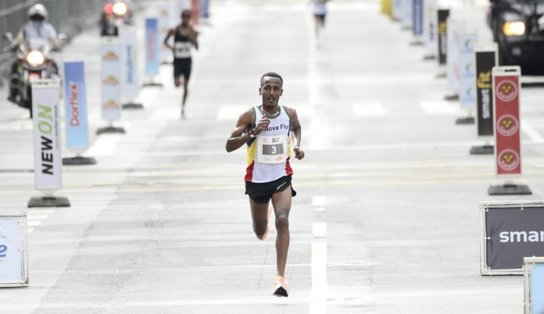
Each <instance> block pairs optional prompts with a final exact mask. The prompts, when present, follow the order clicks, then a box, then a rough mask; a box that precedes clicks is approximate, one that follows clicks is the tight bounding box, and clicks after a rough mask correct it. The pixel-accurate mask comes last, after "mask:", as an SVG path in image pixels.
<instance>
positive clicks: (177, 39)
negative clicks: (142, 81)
mask: <svg viewBox="0 0 544 314" xmlns="http://www.w3.org/2000/svg"><path fill="white" fill-rule="evenodd" d="M190 20H191V10H183V11H182V13H181V24H179V25H178V26H176V27H175V28H172V29H170V30H168V34H167V35H166V37H165V38H164V45H165V46H166V47H168V48H170V49H171V50H172V51H173V52H174V84H175V85H176V87H179V86H180V85H181V80H180V77H181V76H183V98H182V100H181V118H182V119H185V102H186V101H187V95H188V94H189V90H188V88H189V78H190V77H191V65H192V59H191V52H192V47H195V49H197V50H198V40H197V37H198V32H197V31H195V30H194V28H193V27H192V26H191V24H190ZM171 36H174V45H173V46H172V45H170V43H169V42H168V40H169V39H170V37H171Z"/></svg>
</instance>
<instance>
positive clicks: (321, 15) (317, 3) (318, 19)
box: [312, 0, 328, 47]
mask: <svg viewBox="0 0 544 314" xmlns="http://www.w3.org/2000/svg"><path fill="white" fill-rule="evenodd" d="M327 2H328V0H312V3H313V8H312V12H313V14H314V20H315V40H316V47H319V38H320V37H319V35H320V33H321V30H322V29H323V28H325V17H326V16H327Z"/></svg>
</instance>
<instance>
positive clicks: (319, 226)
mask: <svg viewBox="0 0 544 314" xmlns="http://www.w3.org/2000/svg"><path fill="white" fill-rule="evenodd" d="M312 235H313V236H314V238H326V237H327V223H325V222H314V223H313V224H312Z"/></svg>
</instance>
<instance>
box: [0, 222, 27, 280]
mask: <svg viewBox="0 0 544 314" xmlns="http://www.w3.org/2000/svg"><path fill="white" fill-rule="evenodd" d="M26 222H27V219H26V214H25V213H14V214H0V287H26V286H28V282H29V279H28V239H27V238H28V237H27V229H26V227H27V223H26Z"/></svg>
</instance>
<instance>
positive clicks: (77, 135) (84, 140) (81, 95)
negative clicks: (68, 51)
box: [64, 61, 89, 152]
mask: <svg viewBox="0 0 544 314" xmlns="http://www.w3.org/2000/svg"><path fill="white" fill-rule="evenodd" d="M64 82H65V83H64V108H65V111H64V112H65V124H66V147H67V148H68V149H69V150H71V151H74V152H83V151H84V150H86V149H87V148H88V147H89V127H88V122H87V120H88V119H87V92H86V89H85V65H84V63H83V61H71V62H64Z"/></svg>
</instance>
